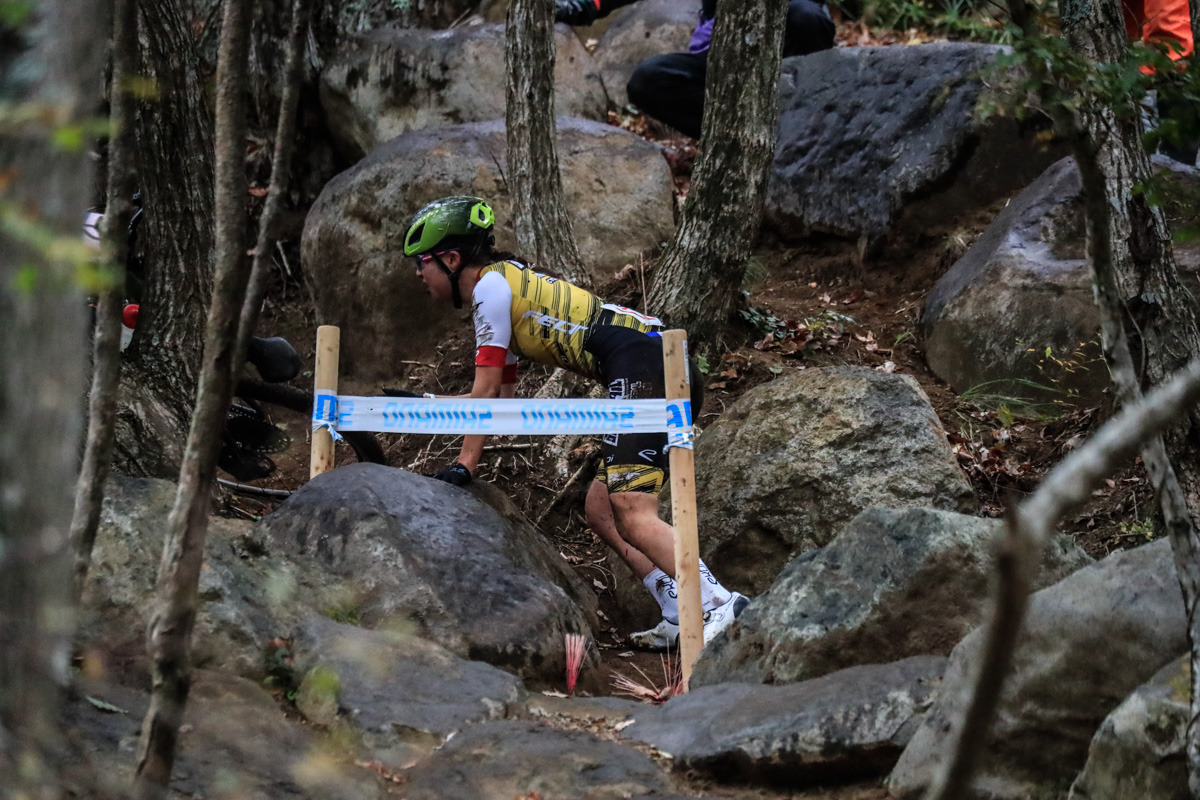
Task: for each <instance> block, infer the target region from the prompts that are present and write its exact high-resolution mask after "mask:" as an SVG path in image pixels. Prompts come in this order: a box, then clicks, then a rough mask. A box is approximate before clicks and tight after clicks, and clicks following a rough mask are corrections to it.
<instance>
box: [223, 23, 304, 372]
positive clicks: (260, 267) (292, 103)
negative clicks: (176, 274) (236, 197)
mask: <svg viewBox="0 0 1200 800" xmlns="http://www.w3.org/2000/svg"><path fill="white" fill-rule="evenodd" d="M308 3H309V0H292V26H291V32H290V34H289V35H288V55H287V67H286V68H285V69H284V71H283V80H282V81H281V84H282V87H281V91H280V97H279V116H278V121H277V123H276V126H275V152H274V156H273V157H272V158H271V183H270V186H269V188H268V189H267V202H266V204H265V205H264V206H263V212H262V216H261V217H260V218H259V222H258V237H257V239H256V243H255V246H254V263H253V265H252V266H251V268H250V285H249V287H248V288H247V290H246V301H245V303H243V305H242V315H241V320H240V321H239V323H238V334H237V347H236V348H235V350H234V353H233V380H234V383H235V385H236V382H237V379H238V377H239V376H240V375H241V371H242V364H243V363H244V362H245V361H246V353H247V351H248V350H249V344H250V337H251V336H253V335H254V329H255V327H256V326H257V325H258V315H259V312H260V311H261V310H262V301H263V297H264V296H266V293H267V275H268V269H269V265H270V263H271V241H272V239H271V231H272V229H273V228H274V225H275V220H276V219H277V218H278V216H279V211H280V209H281V208H282V206H283V196H284V194H285V193H286V192H287V187H288V173H289V172H290V170H291V164H292V140H293V139H294V138H295V134H296V106H297V105H298V104H299V102H300V86H301V81H302V80H303V77H304V64H303V60H304V41H305V35H306V32H307V30H308Z"/></svg>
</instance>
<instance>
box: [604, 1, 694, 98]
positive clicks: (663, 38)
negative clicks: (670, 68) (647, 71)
mask: <svg viewBox="0 0 1200 800" xmlns="http://www.w3.org/2000/svg"><path fill="white" fill-rule="evenodd" d="M699 18H700V3H699V0H685V2H680V0H642V2H640V3H635V4H633V5H632V6H630V7H628V8H627V9H625V10H624V11H623V13H622V14H621V16H620V17H619V18H618V19H617V20H616V21H615V22H613V24H612V25H610V26H609V28H608V30H607V31H605V32H604V36H602V37H601V38H600V43H599V44H598V45H597V46H596V52H595V56H596V65H597V66H598V67H599V69H600V78H601V80H602V81H603V84H604V91H605V93H607V95H608V98H609V101H610V102H611V103H612V104H613V105H615V106H618V107H621V106H624V105H625V104H626V103H628V102H629V96H628V95H627V94H626V93H625V84H626V83H628V82H629V76H630V75H632V74H633V70H634V69H635V68H636V67H637V65H638V64H640V63H642V62H643V61H645V60H646V59H647V58H650V57H651V56H657V55H662V54H664V53H678V52H682V51H686V50H687V47H688V42H689V41H690V40H691V38H692V30H693V29H694V28H695V27H696V23H697V21H699Z"/></svg>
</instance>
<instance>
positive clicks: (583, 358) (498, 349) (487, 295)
mask: <svg viewBox="0 0 1200 800" xmlns="http://www.w3.org/2000/svg"><path fill="white" fill-rule="evenodd" d="M472 313H473V316H474V319H475V347H476V351H475V364H476V365H477V366H495V367H503V366H505V365H507V364H515V363H516V360H517V356H524V357H525V358H528V359H531V360H533V361H537V362H540V363H542V364H549V365H551V366H555V367H562V368H563V369H568V370H570V371H572V372H575V373H578V374H580V375H585V376H588V377H592V378H599V377H600V376H601V374H600V373H601V369H600V365H599V364H598V363H597V361H596V358H595V357H594V356H593V355H592V353H590V352H588V350H587V347H586V345H587V341H588V338H589V336H590V334H591V332H592V331H593V330H594V329H595V328H597V327H601V326H606V327H618V328H631V329H634V330H637V331H641V332H649V331H652V330H654V329H656V328H658V327H659V326H661V324H662V323H660V322H659V321H658V320H657V319H655V318H654V317H648V316H645V315H644V314H639V313H638V312H636V311H634V310H632V309H628V308H624V307H622V306H615V305H610V304H606V303H603V302H602V301H601V300H600V298H598V297H596V296H595V295H594V294H592V293H591V292H588V291H585V290H584V289H580V288H579V287H578V286H573V285H571V284H570V283H567V282H566V281H565V280H561V279H559V278H552V277H550V276H548V275H543V274H541V273H539V272H535V271H533V270H532V269H529V268H528V267H525V266H524V265H522V264H519V263H517V262H515V261H499V262H497V263H495V264H491V265H489V266H487V267H484V268H483V271H482V272H481V273H480V275H479V281H478V282H477V283H476V284H475V289H474V291H473V292H472Z"/></svg>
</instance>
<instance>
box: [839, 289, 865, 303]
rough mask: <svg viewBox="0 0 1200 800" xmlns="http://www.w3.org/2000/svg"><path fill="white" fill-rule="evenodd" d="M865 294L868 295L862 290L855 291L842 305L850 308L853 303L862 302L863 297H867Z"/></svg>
mask: <svg viewBox="0 0 1200 800" xmlns="http://www.w3.org/2000/svg"><path fill="white" fill-rule="evenodd" d="M865 294H866V292H864V291H863V290H862V289H855V290H854V291H853V292H851V293H850V294H849V295H847V296H846V299H845V300H843V301H842V305H844V306H848V305H850V304H851V303H854V302H857V301H859V300H862V299H863V295H865Z"/></svg>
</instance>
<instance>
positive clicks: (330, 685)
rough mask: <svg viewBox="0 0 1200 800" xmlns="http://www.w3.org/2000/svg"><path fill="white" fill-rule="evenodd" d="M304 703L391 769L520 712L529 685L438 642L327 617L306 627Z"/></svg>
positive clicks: (300, 660)
mask: <svg viewBox="0 0 1200 800" xmlns="http://www.w3.org/2000/svg"><path fill="white" fill-rule="evenodd" d="M294 653H295V671H296V674H298V675H302V676H304V678H303V681H302V682H301V684H300V691H299V693H298V695H297V698H296V706H297V707H298V708H299V709H300V711H301V712H303V713H304V715H305V716H306V717H307V718H308V720H309V721H310V722H315V723H317V724H320V725H325V726H333V725H336V724H338V723H343V724H347V725H349V726H351V728H352V729H353V730H354V731H355V733H356V734H357V735H358V737H359V738H360V739H361V741H362V743H363V744H364V746H365V747H367V748H368V749H369V750H370V752H371V757H372V758H374V759H377V760H379V761H380V762H381V763H382V764H384V766H386V767H388V768H389V769H401V768H407V767H409V766H412V764H414V763H416V762H417V761H418V760H420V759H421V758H423V757H425V756H427V755H428V754H429V753H431V752H432V751H433V749H434V748H435V747H438V746H440V745H441V744H442V743H443V742H444V741H445V739H446V737H447V736H448V735H449V734H450V733H452V732H454V731H457V730H460V729H461V728H464V727H466V726H467V725H468V724H471V723H476V722H487V721H490V720H496V719H504V718H506V717H508V716H510V715H520V713H521V712H522V710H523V703H524V701H525V698H526V697H527V694H526V691H525V687H524V686H523V685H521V682H520V681H519V680H517V679H516V678H515V677H513V676H512V675H510V674H508V673H507V672H504V671H502V670H499V669H497V668H496V667H493V666H489V665H488V664H483V663H480V662H478V661H466V660H464V659H461V658H458V657H457V656H455V655H453V654H452V653H450V652H449V651H448V650H446V649H444V648H442V647H441V646H439V645H437V644H434V643H433V642H428V641H425V640H424V639H418V638H416V637H414V636H406V635H404V634H399V633H392V632H390V631H370V630H364V629H362V628H356V627H354V626H352V625H343V624H340V623H337V622H334V621H332V620H329V619H324V618H321V617H316V618H313V619H311V620H309V621H307V622H306V623H305V624H303V625H302V626H301V627H300V630H299V631H298V632H297V635H296V639H295V642H294Z"/></svg>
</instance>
